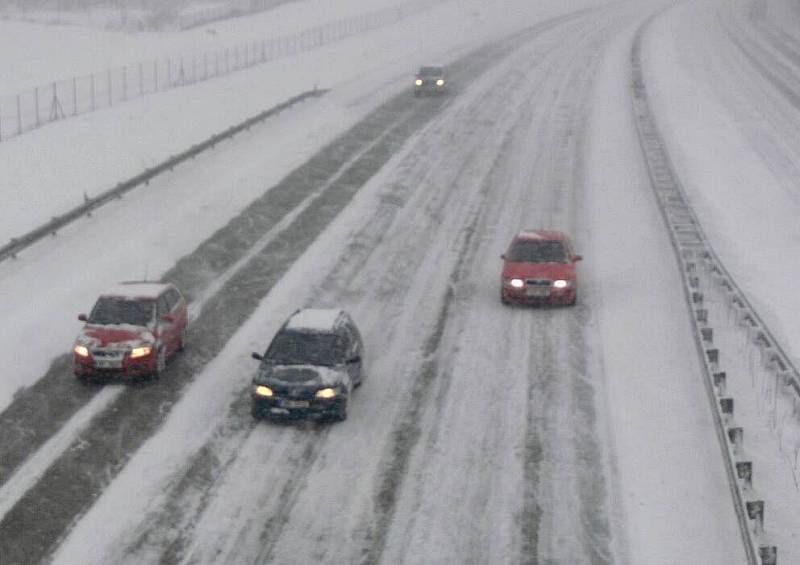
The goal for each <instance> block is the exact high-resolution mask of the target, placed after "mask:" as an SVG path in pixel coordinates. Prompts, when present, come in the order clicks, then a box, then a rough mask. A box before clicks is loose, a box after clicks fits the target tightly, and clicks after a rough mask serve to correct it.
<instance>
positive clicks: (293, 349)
mask: <svg viewBox="0 0 800 565" xmlns="http://www.w3.org/2000/svg"><path fill="white" fill-rule="evenodd" d="M264 359H265V361H268V362H270V363H275V364H277V365H326V366H333V365H336V364H338V363H342V362H343V361H344V343H343V341H342V339H341V338H340V337H339V336H337V335H334V334H327V333H307V332H287V331H283V332H279V333H278V335H276V336H275V339H273V340H272V343H271V344H270V346H269V349H268V350H267V354H266V355H265V356H264Z"/></svg>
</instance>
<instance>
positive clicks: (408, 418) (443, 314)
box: [360, 103, 585, 563]
mask: <svg viewBox="0 0 800 565" xmlns="http://www.w3.org/2000/svg"><path fill="white" fill-rule="evenodd" d="M584 107H585V103H584ZM512 135H513V134H512V133H509V134H508V135H507V137H506V143H508V142H509V141H510V138H511V136H512ZM566 135H567V136H569V135H570V133H569V132H567V133H566ZM504 147H505V143H504ZM499 153H500V154H501V155H498V156H497V157H496V159H495V161H494V165H493V167H492V168H491V170H490V173H489V174H488V175H487V177H488V178H491V176H492V175H493V173H495V171H496V169H497V168H500V162H501V160H502V153H503V151H500V152H499ZM490 185H491V182H490V181H486V182H485V183H484V184H483V187H482V189H481V197H482V199H485V198H486V196H487V194H488V193H489V188H490ZM493 196H496V195H493ZM475 212H476V213H475V215H474V216H473V218H472V220H471V221H470V223H469V224H468V226H467V227H466V228H465V229H464V234H465V235H463V240H462V243H461V246H460V251H459V254H458V256H459V259H458V262H457V263H456V265H455V267H454V270H453V271H452V273H451V275H450V281H451V282H450V284H449V286H448V290H447V293H446V295H445V297H444V301H443V303H442V306H441V309H440V311H439V315H438V317H437V321H436V324H435V330H434V332H433V334H431V335H430V336H429V337H428V339H427V341H426V344H425V346H424V349H423V359H425V362H424V363H423V365H422V367H421V368H420V370H419V373H418V376H417V377H416V379H415V382H414V386H413V388H412V392H411V398H410V400H409V402H408V404H409V408H407V409H406V411H405V413H404V414H403V417H402V421H401V422H400V424H398V425H397V426H396V427H395V429H394V430H393V432H392V436H391V442H390V448H389V449H388V450H387V451H388V455H387V456H386V460H385V461H384V463H383V464H382V468H383V469H384V471H383V473H382V476H381V477H380V479H379V487H378V492H377V495H376V501H375V506H376V508H375V511H374V517H373V518H372V519H371V521H373V522H374V526H372V527H371V528H369V531H368V533H367V535H366V541H367V544H368V547H367V548H365V550H364V552H363V553H362V556H361V559H360V562H361V563H378V562H380V560H381V558H382V556H383V552H384V549H385V545H386V541H387V536H388V530H389V527H390V523H391V521H392V519H393V516H394V512H395V508H396V506H397V504H398V499H399V496H400V491H401V490H402V486H403V482H404V480H405V477H406V475H407V473H408V465H409V461H410V457H411V453H412V451H413V450H414V448H415V446H416V444H417V443H418V441H419V439H420V437H421V435H422V429H421V425H422V424H421V422H422V414H423V413H424V412H426V411H430V410H432V411H434V412H436V411H437V410H438V407H439V405H441V403H442V402H443V399H444V396H445V395H446V392H447V388H448V384H449V376H451V373H449V372H448V371H447V370H446V368H445V366H446V364H447V361H445V360H446V359H448V356H449V353H448V351H445V350H443V349H442V347H441V346H442V342H443V338H444V336H445V334H446V332H448V331H450V328H451V325H452V323H453V320H456V319H457V316H455V315H454V314H453V305H454V304H455V303H456V302H457V300H456V297H457V295H458V293H459V287H460V284H461V283H462V282H463V279H464V276H465V273H466V272H467V271H468V270H469V269H470V268H471V267H472V265H471V264H472V261H474V258H475V254H476V253H477V242H474V241H472V236H473V234H474V233H475V232H476V227H477V225H478V224H479V223H480V221H481V219H482V218H483V217H484V216H483V214H484V212H485V207H484V206H483V205H479V206H478V207H477V210H476V211H475ZM450 353H452V352H450ZM434 385H438V387H439V388H438V391H437V394H436V395H435V396H436V401H435V402H434V404H435V405H434V406H431V405H430V404H429V403H426V402H425V398H426V397H428V396H430V394H429V393H430V391H431V388H433V387H434ZM433 427H434V429H433V430H432V431H429V430H427V429H426V432H425V433H429V434H430V435H431V436H435V435H436V428H437V427H438V419H437V420H435V421H434V423H433ZM531 437H532V438H533V441H532V445H530V446H528V447H529V451H531V452H534V453H536V452H539V451H538V448H537V446H538V444H539V441H538V440H537V439H536V438H535V437H534V436H533V435H532V436H531ZM529 459H530V460H531V461H534V460H535V459H536V458H535V457H531V458H529ZM535 464H536V462H535V463H534V465H535ZM533 516H534V518H533V520H532V524H533V527H532V529H534V530H535V529H537V528H538V519H537V518H536V514H535V513H533ZM532 537H533V538H535V536H532ZM533 548H535V544H534V546H533ZM529 549H530V548H529ZM534 553H535V551H534Z"/></svg>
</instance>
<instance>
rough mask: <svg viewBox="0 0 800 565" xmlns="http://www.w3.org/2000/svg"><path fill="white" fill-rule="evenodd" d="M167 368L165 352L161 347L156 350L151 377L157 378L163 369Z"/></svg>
mask: <svg viewBox="0 0 800 565" xmlns="http://www.w3.org/2000/svg"><path fill="white" fill-rule="evenodd" d="M166 368H167V353H166V351H165V350H164V348H163V347H161V348H160V349H159V350H158V357H156V370H155V371H154V372H153V378H154V379H155V380H159V379H160V378H161V375H163V374H164V370H165V369H166Z"/></svg>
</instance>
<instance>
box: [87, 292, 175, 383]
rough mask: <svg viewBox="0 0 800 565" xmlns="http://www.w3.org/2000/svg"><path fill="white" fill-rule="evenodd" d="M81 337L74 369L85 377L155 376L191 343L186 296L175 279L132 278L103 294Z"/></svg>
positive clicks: (89, 316)
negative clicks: (159, 280) (188, 342)
mask: <svg viewBox="0 0 800 565" xmlns="http://www.w3.org/2000/svg"><path fill="white" fill-rule="evenodd" d="M78 319H79V320H81V321H83V322H86V324H85V325H84V326H83V329H82V330H81V333H80V334H79V335H78V338H77V339H76V340H75V347H74V348H73V369H74V372H75V375H76V376H77V377H78V378H79V379H81V380H85V379H87V378H89V377H95V376H96V377H101V376H128V377H139V376H153V377H156V378H158V377H159V376H161V373H162V372H163V371H164V367H165V366H166V363H167V358H168V357H169V356H170V355H172V354H173V353H175V352H176V351H179V350H182V349H183V347H184V345H185V344H186V328H187V325H188V319H189V317H188V309H187V307H186V301H185V300H184V298H183V296H181V293H180V292H179V291H178V289H177V288H175V286H173V285H172V284H169V283H157V282H130V283H121V284H119V285H118V286H117V288H115V289H113V290H111V291H109V292H107V293H105V294H103V295H101V296H100V298H98V299H97V302H96V303H95V305H94V307H93V308H92V312H91V314H89V315H88V316H87V315H86V314H81V315H80V316H78Z"/></svg>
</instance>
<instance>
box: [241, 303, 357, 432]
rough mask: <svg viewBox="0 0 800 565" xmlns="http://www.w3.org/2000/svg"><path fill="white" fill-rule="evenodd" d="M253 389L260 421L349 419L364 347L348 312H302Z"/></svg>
mask: <svg viewBox="0 0 800 565" xmlns="http://www.w3.org/2000/svg"><path fill="white" fill-rule="evenodd" d="M252 356H253V358H254V359H257V360H259V361H261V364H260V365H259V367H258V371H257V372H256V375H255V377H254V378H253V388H252V400H253V404H252V414H253V417H254V418H256V419H259V418H264V417H277V418H305V417H310V418H320V419H321V418H330V419H333V420H338V421H342V420H345V419H347V406H348V403H349V400H350V394H351V393H352V391H353V389H354V388H355V387H357V386H359V385H360V384H361V381H362V380H363V378H364V373H363V363H364V361H363V356H364V344H363V342H362V339H361V334H360V333H359V331H358V328H357V327H356V324H355V322H353V319H352V318H351V317H350V315H349V314H348V313H347V312H345V311H344V310H338V309H316V308H307V309H302V310H297V311H296V312H295V313H294V314H292V315H291V316H290V317H289V319H288V320H286V322H284V324H283V325H282V326H281V328H280V330H278V333H277V334H275V337H274V338H273V339H272V342H271V343H270V344H269V347H268V348H267V351H266V353H264V354H263V355H261V354H259V353H253V355H252Z"/></svg>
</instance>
